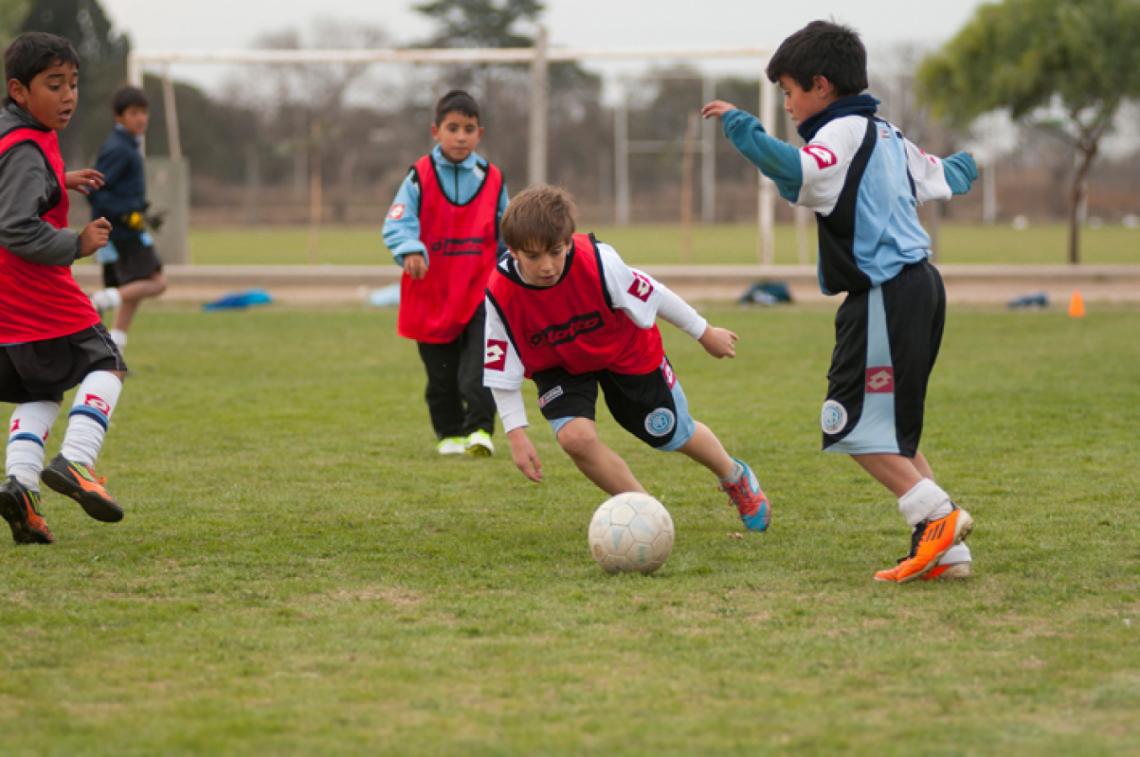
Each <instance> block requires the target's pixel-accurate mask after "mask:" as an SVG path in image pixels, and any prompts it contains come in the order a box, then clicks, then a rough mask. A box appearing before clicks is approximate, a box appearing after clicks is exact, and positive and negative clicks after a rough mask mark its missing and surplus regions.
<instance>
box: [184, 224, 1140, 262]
mask: <svg viewBox="0 0 1140 757" xmlns="http://www.w3.org/2000/svg"><path fill="white" fill-rule="evenodd" d="M583 228H584V229H586V230H592V231H594V232H596V233H597V235H598V238H599V239H602V240H604V241H606V242H609V243H611V244H613V245H614V246H615V247H616V248H617V249H618V251H619V252H621V254H622V256H623V257H624V258H625V259H626V260H627V261H629V262H631V263H635V264H638V265H652V264H655V263H656V264H672V263H694V264H696V263H700V264H704V263H722V264H752V263H757V262H759V258H758V253H757V247H756V227H755V226H754V225H751V224H717V225H712V226H695V227H693V230H692V236H691V245H692V248H691V251H690V252H689V253H688V254H685V253H684V252H683V243H682V232H681V229H680V227H678V226H670V225H655V226H654V225H636V226H628V227H616V226H613V227H611V226H598V227H595V226H584V227H583ZM1067 234H1068V230H1067V228H1066V227H1065V226H1063V225H1059V224H1051V225H1044V226H1033V227H1031V228H1029V229H1026V230H1023V231H1017V230H1015V229H1013V228H1011V227H1009V226H1008V225H1001V226H977V225H966V224H949V223H947V224H943V225H942V227H941V232H940V245H941V249H940V257H939V261H940V262H942V263H1004V264H1042V263H1052V264H1058V265H1060V264H1064V263H1066V262H1067V260H1068V259H1067V253H1066V250H1067V247H1066V245H1067V239H1068V237H1067ZM815 243H816V242H815V229H814V223H813V224H812V225H811V226H810V227H809V232H808V256H809V262H811V263H812V264H814V260H815ZM1081 244H1082V247H1081V249H1082V260H1083V261H1084V262H1086V263H1101V264H1122V263H1128V264H1140V229H1127V228H1124V227H1122V226H1103V227H1101V228H1098V229H1091V228H1090V229H1085V230H1084V231H1083V233H1082V235H1081ZM190 249H191V255H192V258H193V261H194V262H195V263H200V264H203V265H207V264H209V265H219V264H245V265H255V264H260V265H267V264H274V265H284V264H318V263H320V264H324V263H329V264H340V265H343V264H354V265H377V264H387V263H389V262H390V261H391V256H390V255H389V253H388V251H387V249H386V248H385V247H384V244H383V241H382V239H381V237H380V229H379V226H377V227H376V228H361V227H343V226H336V227H327V228H323V229H322V230H321V231H320V234H319V235H318V236H317V239H316V246H315V247H314V248H312V251H310V238H309V233H308V230H307V229H305V228H301V227H297V228H280V227H268V228H266V227H257V228H250V229H239V228H222V227H215V228H195V229H194V230H193V231H192V232H191V234H190ZM797 250H798V246H797V242H796V232H795V228H794V227H792V226H790V225H781V226H778V227H777V228H776V263H779V264H794V263H798V262H799V260H798V257H797V256H798V252H797Z"/></svg>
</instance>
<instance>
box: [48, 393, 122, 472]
mask: <svg viewBox="0 0 1140 757" xmlns="http://www.w3.org/2000/svg"><path fill="white" fill-rule="evenodd" d="M122 389H123V382H122V381H120V380H119V377H118V376H116V375H115V374H113V373H111V372H110V371H94V372H93V373H88V374H87V378H85V379H83V383H82V384H80V385H79V389H77V390H76V392H75V402H74V403H73V404H72V405H71V412H69V413H68V415H67V433H66V434H64V437H63V448H62V449H60V453H61V454H62V455H63V456H64V457H65V458H67V459H68V460H70V461H71V462H73V463H83V464H84V465H94V464H95V458H97V457H99V450H100V449H102V447H103V436H104V435H105V434H106V433H107V427H108V426H109V425H110V424H111V413H112V412H114V410H115V403H116V402H118V401H119V392H121V391H122Z"/></svg>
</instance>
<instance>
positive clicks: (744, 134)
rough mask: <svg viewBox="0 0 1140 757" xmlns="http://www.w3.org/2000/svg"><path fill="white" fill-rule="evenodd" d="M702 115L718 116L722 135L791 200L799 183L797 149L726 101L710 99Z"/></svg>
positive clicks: (798, 189) (800, 167)
mask: <svg viewBox="0 0 1140 757" xmlns="http://www.w3.org/2000/svg"><path fill="white" fill-rule="evenodd" d="M701 115H702V116H704V117H705V118H719V119H720V120H721V124H722V125H723V127H724V135H725V136H726V137H728V139H729V141H730V142H732V145H733V147H735V148H736V149H737V150H739V151H740V154H741V155H743V156H744V157H746V158H748V160H749V162H751V163H752V164H753V165H754V166H756V167H757V168H759V169H760V172H761V173H762V174H764V175H765V176H767V177H768V178H769V179H771V180H772V181H774V182H775V183H776V188H777V189H778V190H779V192H780V196H781V197H783V198H784V199H785V200H787V201H788V202H795V201H796V199H797V198H798V197H799V195H800V188H801V187H802V186H803V181H804V176H803V167H802V166H801V165H800V151H799V150H797V149H796V148H795V147H793V146H792V145H790V144H788V143H787V142H782V141H780V140H778V139H776V138H775V137H773V136H771V135H770V134H768V132H766V131H764V126H763V125H762V124H761V123H760V120H759V119H758V118H756V116H754V115H752V114H751V113H746V112H744V111H743V110H740V109H739V108H737V107H736V106H735V105H733V104H732V103H730V102H725V101H724V100H713V101H712V102H709V103H706V104H705V106H704V107H703V108H701Z"/></svg>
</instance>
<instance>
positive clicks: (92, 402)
mask: <svg viewBox="0 0 1140 757" xmlns="http://www.w3.org/2000/svg"><path fill="white" fill-rule="evenodd" d="M83 404H84V405H87V406H88V407H93V408H95V409H96V410H98V411H99V412H100V413H102V414H103V415H110V414H111V406H110V405H108V404H107V402H106V400H104V399H103V398H102V397H100V396H99V395H97V394H88V395H87V396H86V397H84V398H83Z"/></svg>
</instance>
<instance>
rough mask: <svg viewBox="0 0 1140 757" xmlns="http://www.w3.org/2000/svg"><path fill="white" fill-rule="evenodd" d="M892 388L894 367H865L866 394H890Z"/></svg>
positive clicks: (893, 386)
mask: <svg viewBox="0 0 1140 757" xmlns="http://www.w3.org/2000/svg"><path fill="white" fill-rule="evenodd" d="M894 390H895V369H894V368H892V367H891V366H889V365H882V366H877V367H875V368H868V369H867V394H890V393H891V392H893V391H894Z"/></svg>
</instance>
